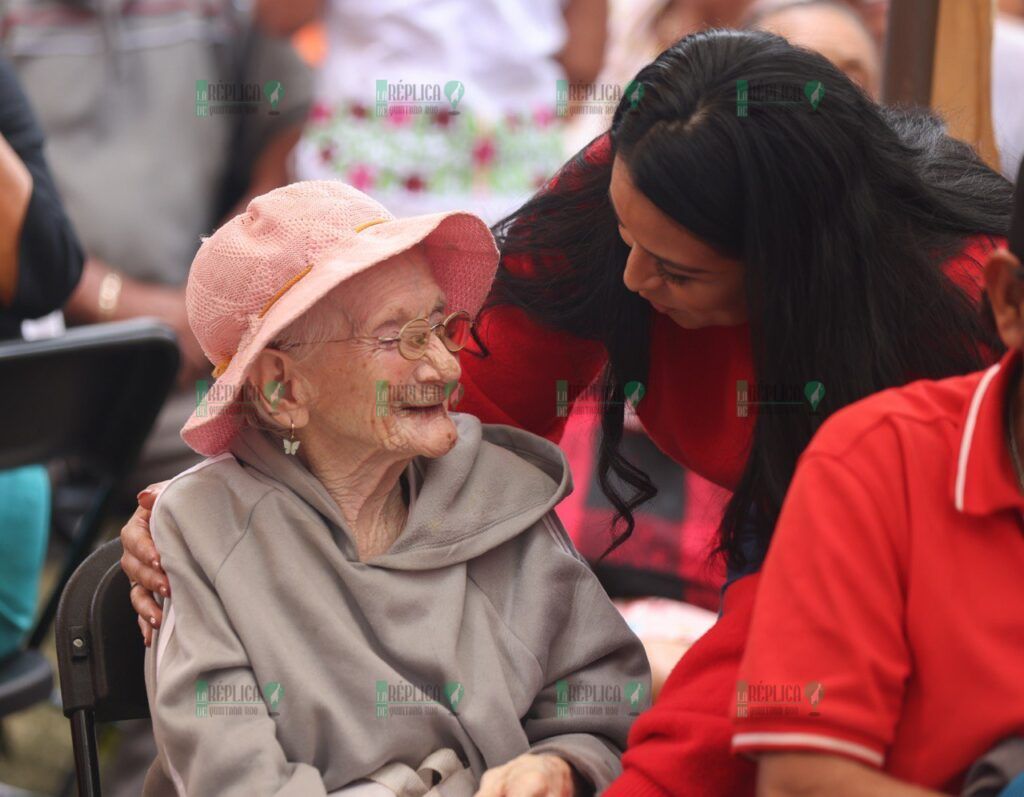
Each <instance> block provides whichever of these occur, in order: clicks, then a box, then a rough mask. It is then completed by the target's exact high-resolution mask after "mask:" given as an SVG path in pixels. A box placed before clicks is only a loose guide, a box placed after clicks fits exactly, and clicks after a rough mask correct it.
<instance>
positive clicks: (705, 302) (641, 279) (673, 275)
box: [608, 158, 747, 329]
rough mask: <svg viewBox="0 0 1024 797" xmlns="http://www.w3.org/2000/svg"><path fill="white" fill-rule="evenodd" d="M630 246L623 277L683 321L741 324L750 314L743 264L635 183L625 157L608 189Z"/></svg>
mask: <svg viewBox="0 0 1024 797" xmlns="http://www.w3.org/2000/svg"><path fill="white" fill-rule="evenodd" d="M608 193H609V195H610V196H611V200H612V205H613V206H614V208H615V215H616V216H617V217H618V222H619V234H620V235H621V236H622V240H623V241H625V242H626V245H627V246H628V247H629V248H630V253H629V258H628V259H627V260H626V271H625V273H624V274H623V275H622V279H623V281H624V282H625V284H626V287H627V288H629V289H630V290H631V291H634V292H636V293H639V294H640V295H641V296H642V297H643V298H644V299H646V300H647V301H648V302H650V303H651V305H652V306H653V307H654V309H655V310H657V311H658V312H659V313H664V314H665V315H667V316H668V317H669V318H671V319H672V320H673V321H675V323H677V324H679V326H681V327H684V328H686V329H699V328H700V327H710V326H735V325H737V324H742V323H743V322H744V321H746V319H747V305H746V298H745V296H744V289H743V267H742V265H741V263H740V261H739V260H735V259H733V258H728V257H725V256H723V255H721V254H719V253H718V252H716V251H715V250H713V249H712V248H711V247H709V246H708V245H707V244H706V243H704V242H703V241H701V240H700V239H698V238H696V237H694V236H693V235H692V234H691V233H690V232H688V231H687V230H686V228H684V227H682V226H681V225H679V224H678V223H677V222H676V221H675V220H673V219H671V218H670V217H669V216H667V215H665V214H664V213H662V212H661V211H660V210H659V209H658V208H657V207H656V206H655V205H654V203H653V202H651V201H650V200H649V199H648V198H647V197H646V196H644V195H643V194H642V193H640V191H639V190H638V189H637V188H636V187H635V186H634V185H633V182H632V179H631V178H630V176H629V171H628V170H627V168H626V165H625V164H624V163H623V162H622V159H621V158H616V159H615V162H614V164H613V167H612V180H611V185H610V187H609V191H608Z"/></svg>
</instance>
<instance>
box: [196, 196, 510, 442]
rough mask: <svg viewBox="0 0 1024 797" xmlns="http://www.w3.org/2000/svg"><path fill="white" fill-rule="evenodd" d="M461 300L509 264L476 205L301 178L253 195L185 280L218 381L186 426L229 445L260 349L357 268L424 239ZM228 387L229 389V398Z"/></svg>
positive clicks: (456, 302) (470, 306)
mask: <svg viewBox="0 0 1024 797" xmlns="http://www.w3.org/2000/svg"><path fill="white" fill-rule="evenodd" d="M418 244H422V245H423V250H424V252H425V254H426V256H427V258H428V259H429V261H430V264H431V268H432V270H433V273H434V279H436V280H437V283H438V285H440V287H441V289H442V290H443V291H444V293H445V296H446V297H447V300H448V306H449V307H450V308H452V309H454V310H468V311H469V313H470V315H472V316H474V317H475V316H476V314H477V313H478V312H479V310H480V307H481V305H482V304H483V302H484V299H485V298H486V296H487V292H488V291H489V290H490V286H491V281H492V280H493V279H494V273H495V270H496V269H497V266H498V250H497V248H496V247H495V245H494V238H493V237H492V236H491V232H490V230H489V229H488V228H487V225H486V224H485V223H484V222H483V220H481V219H480V218H478V217H477V216H474V215H473V214H471V213H461V212H451V213H434V214H430V215H427V216H414V217H412V218H408V219H396V218H395V217H394V216H392V215H391V214H390V213H388V211H387V210H385V209H384V207H383V205H381V204H380V203H379V202H377V201H376V200H373V199H371V198H370V197H368V196H367V195H366V194H364V193H362V192H361V191H358V190H356V189H355V188H353V187H352V186H350V185H345V184H344V183H340V182H336V181H332V180H320V181H309V182H301V183H293V184H292V185H288V186H285V187H283V188H278V189H275V190H274V191H271V192H269V193H267V194H264V195H263V196H259V197H256V198H255V199H253V200H252V201H251V202H250V203H249V206H248V207H247V208H246V210H245V213H242V214H240V215H238V216H235V217H234V218H233V219H231V221H229V222H227V223H226V224H224V225H223V226H222V227H221V228H220V229H218V230H217V231H216V232H215V233H214V234H213V235H211V236H210V237H209V238H207V239H205V240H204V241H203V244H202V246H200V247H199V251H198V252H197V253H196V257H195V260H193V261H192V269H191V271H190V272H189V275H188V286H187V288H186V290H185V304H186V309H187V311H188V321H189V325H190V326H191V327H192V331H193V333H195V336H196V338H197V339H198V341H199V344H200V345H201V346H202V347H203V352H205V354H206V356H207V357H208V358H209V360H210V362H212V363H214V364H215V365H216V368H215V369H214V371H213V376H214V377H215V378H216V382H214V384H213V385H212V386H211V387H210V391H209V392H208V393H207V394H206V395H207V396H213V397H220V399H221V400H213V401H207V400H203V401H202V402H201V403H200V405H199V407H198V408H197V410H196V412H195V413H193V415H192V417H191V418H189V419H188V422H187V423H186V424H185V426H184V427H183V428H182V430H181V437H182V439H183V440H184V441H185V442H186V443H188V445H189V446H190V447H191V448H192V449H194V450H195V451H198V452H199V453H200V454H205V455H207V456H213V455H215V454H219V453H220V452H222V451H224V450H225V449H226V448H227V447H228V445H229V444H230V443H231V440H232V438H233V437H234V436H235V435H236V434H237V433H238V431H239V429H240V428H241V425H242V414H241V413H240V412H239V409H240V407H239V406H238V402H239V400H240V399H241V397H242V392H243V391H242V388H243V386H244V384H245V375H246V371H247V370H248V368H249V366H250V365H251V364H252V362H253V360H254V359H255V358H256V355H258V354H259V353H260V352H261V351H262V350H263V349H264V348H266V346H267V345H268V344H269V343H270V342H271V341H273V339H274V338H275V337H276V336H277V335H278V334H279V333H280V332H281V331H282V330H284V329H285V328H286V327H287V326H288V325H289V324H291V322H292V321H294V320H295V319H296V318H298V317H299V316H301V315H302V314H303V313H305V312H306V311H307V310H309V309H310V308H311V307H312V306H313V305H314V304H315V303H316V302H317V301H318V300H319V299H321V298H323V297H324V296H325V295H327V294H328V293H329V292H330V291H331V290H332V289H334V288H335V287H337V286H338V285H340V284H341V283H342V282H344V281H345V280H347V279H348V278H349V277H351V276H353V275H355V274H358V273H359V272H360V271H363V270H364V269H367V268H369V267H370V266H373V265H375V264H377V263H380V262H381V261H382V260H387V259H388V258H389V257H393V256H395V255H398V254H401V253H402V252H404V251H406V250H408V249H410V248H412V247H414V246H416V245H418ZM225 397H227V398H226V400H225Z"/></svg>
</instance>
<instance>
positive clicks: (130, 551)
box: [121, 482, 171, 647]
mask: <svg viewBox="0 0 1024 797" xmlns="http://www.w3.org/2000/svg"><path fill="white" fill-rule="evenodd" d="M166 486H167V482H159V483H157V484H151V485H150V486H149V487H147V488H146V489H145V490H143V491H142V492H141V493H139V506H138V507H137V508H136V510H135V513H134V514H133V515H132V516H131V517H130V518H129V519H128V522H127V523H126V524H125V525H124V527H123V528H122V529H121V545H122V547H123V548H124V553H123V554H122V555H121V569H122V570H123V571H124V572H125V575H126V576H128V580H129V581H130V582H131V584H132V588H131V592H130V593H129V594H130V597H131V601H132V608H133V609H135V612H136V614H138V615H139V618H138V619H139V630H140V631H141V632H142V638H143V640H144V641H145V643H146V647H149V645H150V644H151V643H152V642H153V629H154V628H159V627H160V622H161V620H163V611H162V610H161V608H160V605H159V604H158V603H157V602H156V601H155V600H154V599H153V593H160V594H161V595H163V596H164V597H170V594H171V584H170V582H169V581H168V580H167V574H166V573H165V572H164V571H163V568H161V567H160V554H158V553H157V550H156V546H155V545H154V544H153V536H152V534H150V531H149V518H150V515H151V514H152V512H153V505H154V504H155V503H156V498H157V496H158V495H159V494H160V492H161V491H162V490H163V488H164V487H166Z"/></svg>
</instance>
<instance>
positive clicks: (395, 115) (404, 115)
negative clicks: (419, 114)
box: [388, 105, 413, 127]
mask: <svg viewBox="0 0 1024 797" xmlns="http://www.w3.org/2000/svg"><path fill="white" fill-rule="evenodd" d="M412 116H413V115H412V113H411V112H410V111H409V109H408V108H407V107H406V106H405V105H390V106H388V122H390V123H391V124H392V125H394V126H395V127H404V126H405V125H407V124H408V123H409V122H411V121H412Z"/></svg>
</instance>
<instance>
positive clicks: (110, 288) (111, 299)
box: [99, 271, 123, 319]
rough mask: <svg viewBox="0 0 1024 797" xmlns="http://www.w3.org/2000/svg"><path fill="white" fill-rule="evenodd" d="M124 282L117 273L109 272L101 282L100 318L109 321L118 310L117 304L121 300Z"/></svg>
mask: <svg viewBox="0 0 1024 797" xmlns="http://www.w3.org/2000/svg"><path fill="white" fill-rule="evenodd" d="M122 284H123V280H122V279H121V275H120V274H118V273H117V272H116V271H108V272H107V273H106V274H105V275H104V277H103V279H102V280H101V281H100V299H99V305H100V317H101V318H105V319H109V318H112V317H113V315H114V311H115V310H117V303H118V301H119V300H120V298H121V285H122Z"/></svg>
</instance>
